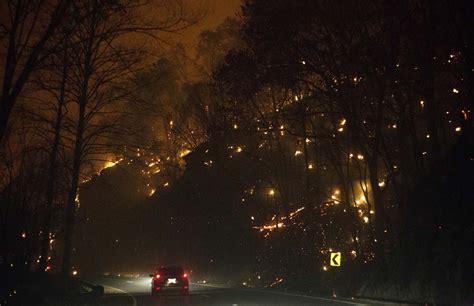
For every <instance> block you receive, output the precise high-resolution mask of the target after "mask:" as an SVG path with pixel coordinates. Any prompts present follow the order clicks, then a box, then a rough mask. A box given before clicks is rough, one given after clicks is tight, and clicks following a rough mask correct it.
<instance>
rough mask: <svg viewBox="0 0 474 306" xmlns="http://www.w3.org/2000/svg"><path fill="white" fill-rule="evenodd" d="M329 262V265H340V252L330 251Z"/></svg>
mask: <svg viewBox="0 0 474 306" xmlns="http://www.w3.org/2000/svg"><path fill="white" fill-rule="evenodd" d="M329 262H330V263H331V266H333V267H340V266H341V252H334V253H331V257H330V258H329Z"/></svg>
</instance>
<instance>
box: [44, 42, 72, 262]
mask: <svg viewBox="0 0 474 306" xmlns="http://www.w3.org/2000/svg"><path fill="white" fill-rule="evenodd" d="M67 56H68V53H67V46H66V48H65V50H64V59H63V70H62V80H61V88H60V93H59V100H58V110H57V113H56V123H55V126H54V139H53V146H52V148H51V153H50V161H49V169H48V178H47V184H48V185H47V187H46V209H45V214H46V215H45V220H44V226H43V240H42V241H41V253H40V254H41V258H40V265H39V268H40V270H41V271H43V270H44V269H45V268H46V262H47V257H48V249H49V240H50V232H51V227H52V219H53V201H54V189H55V178H56V159H57V155H58V150H59V144H60V142H61V126H62V119H63V105H64V100H65V92H66V80H67V68H68V66H67V65H68V63H67Z"/></svg>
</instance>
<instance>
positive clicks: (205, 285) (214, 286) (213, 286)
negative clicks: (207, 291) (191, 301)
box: [191, 283, 226, 288]
mask: <svg viewBox="0 0 474 306" xmlns="http://www.w3.org/2000/svg"><path fill="white" fill-rule="evenodd" d="M191 284H192V285H196V286H203V287H212V288H226V287H222V286H216V285H209V284H200V283H191Z"/></svg>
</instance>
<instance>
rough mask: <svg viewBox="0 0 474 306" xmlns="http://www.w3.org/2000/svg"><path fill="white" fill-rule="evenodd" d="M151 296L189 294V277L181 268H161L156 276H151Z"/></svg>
mask: <svg viewBox="0 0 474 306" xmlns="http://www.w3.org/2000/svg"><path fill="white" fill-rule="evenodd" d="M150 277H152V280H151V294H152V295H159V294H162V293H168V292H169V293H171V292H174V293H182V294H188V293H189V275H188V273H187V272H186V271H185V270H184V269H183V268H182V267H179V266H168V267H161V268H160V269H158V270H157V271H156V272H155V273H154V274H150Z"/></svg>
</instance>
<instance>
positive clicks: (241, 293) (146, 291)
mask: <svg viewBox="0 0 474 306" xmlns="http://www.w3.org/2000/svg"><path fill="white" fill-rule="evenodd" d="M88 281H90V282H93V283H95V284H101V285H103V286H104V288H105V295H104V297H102V298H101V300H100V305H124V306H143V305H154V306H158V305H183V306H194V305H225V306H227V305H229V306H247V305H249V306H250V305H251V306H257V305H258V306H260V305H262V306H263V305H333V306H334V305H374V304H373V303H363V302H357V301H355V300H336V299H333V298H330V297H315V296H305V295H298V294H289V293H278V292H270V291H266V290H253V289H237V288H224V287H219V286H213V285H204V284H195V283H192V282H191V284H190V292H189V295H187V296H180V295H163V296H159V297H155V296H151V294H150V278H148V277H136V278H135V277H98V278H94V279H89V280H88Z"/></svg>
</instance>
